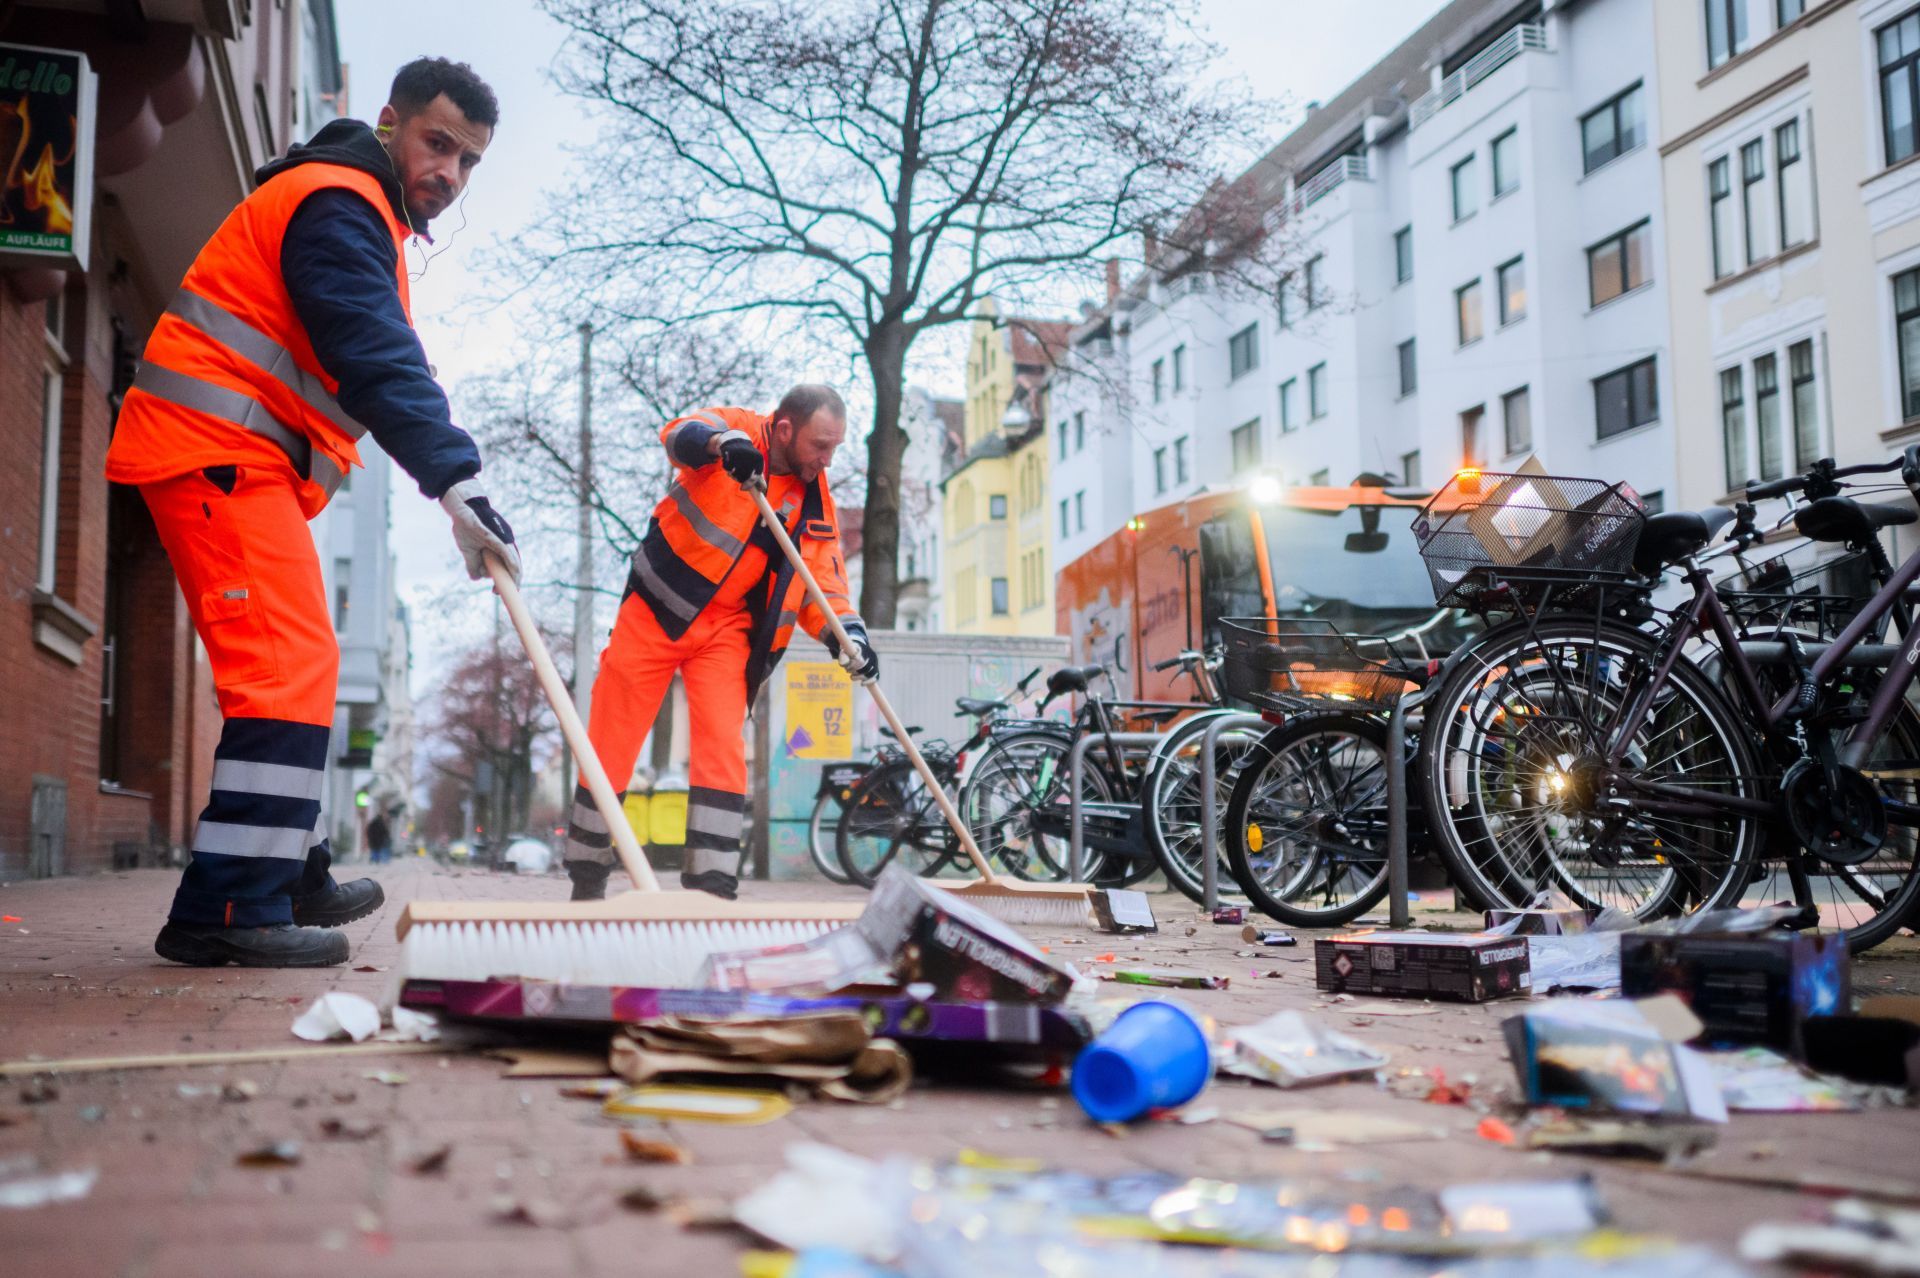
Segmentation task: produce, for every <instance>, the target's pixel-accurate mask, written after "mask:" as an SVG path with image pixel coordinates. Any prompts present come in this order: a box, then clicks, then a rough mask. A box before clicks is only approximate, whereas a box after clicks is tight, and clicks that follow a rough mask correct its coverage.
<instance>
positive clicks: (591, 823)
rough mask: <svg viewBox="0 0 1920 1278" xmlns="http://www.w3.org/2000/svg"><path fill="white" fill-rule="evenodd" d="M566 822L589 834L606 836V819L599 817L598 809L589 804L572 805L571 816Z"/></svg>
mask: <svg viewBox="0 0 1920 1278" xmlns="http://www.w3.org/2000/svg"><path fill="white" fill-rule="evenodd" d="M568 820H569V821H571V822H572V823H573V824H574V825H577V826H579V827H580V828H581V829H583V830H585V831H587V832H588V833H589V834H606V833H607V832H608V831H607V821H606V818H605V817H603V816H601V815H600V809H599V808H596V807H594V806H593V805H591V804H587V803H576V804H574V805H573V815H572V816H571V817H569V818H568Z"/></svg>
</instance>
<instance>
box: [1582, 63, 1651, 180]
mask: <svg viewBox="0 0 1920 1278" xmlns="http://www.w3.org/2000/svg"><path fill="white" fill-rule="evenodd" d="M1645 87H1646V81H1644V80H1635V81H1634V82H1633V83H1632V84H1630V85H1628V86H1627V87H1626V88H1624V89H1622V90H1620V92H1618V93H1616V94H1614V95H1613V96H1612V97H1610V98H1608V99H1607V100H1606V101H1605V102H1602V103H1600V104H1599V105H1598V106H1596V107H1594V108H1593V110H1591V111H1588V112H1587V113H1586V114H1585V115H1583V116H1581V117H1580V175H1581V176H1582V177H1585V176H1586V175H1587V174H1589V173H1598V172H1599V171H1600V170H1601V169H1604V168H1606V167H1607V166H1608V165H1609V164H1612V163H1613V162H1614V161H1615V160H1617V159H1619V158H1620V157H1621V156H1623V155H1626V154H1627V153H1628V152H1630V151H1637V150H1639V149H1640V148H1641V147H1643V146H1645V145H1646V141H1647V139H1646V137H1645V132H1646V120H1645V119H1644V118H1641V119H1637V120H1636V121H1635V123H1634V128H1635V133H1634V137H1633V142H1632V145H1627V144H1626V142H1625V141H1624V140H1623V138H1622V132H1623V131H1622V129H1621V117H1622V114H1623V108H1624V107H1625V105H1626V102H1627V99H1629V98H1631V97H1633V96H1634V95H1635V94H1637V93H1639V92H1640V91H1641V90H1642V89H1643V88H1645ZM1635 105H1636V106H1637V105H1638V104H1637V103H1636V104H1635ZM1602 115H1605V116H1606V117H1607V123H1608V125H1609V126H1610V127H1611V128H1612V130H1613V132H1612V137H1611V139H1610V141H1609V142H1608V146H1610V147H1611V148H1612V149H1611V151H1610V152H1609V153H1608V154H1607V156H1606V157H1605V158H1604V159H1602V160H1600V161H1598V162H1595V160H1594V158H1593V156H1594V148H1593V147H1592V146H1591V145H1590V144H1589V142H1588V139H1587V125H1588V123H1589V122H1590V121H1592V120H1595V119H1597V118H1599V117H1600V116H1602Z"/></svg>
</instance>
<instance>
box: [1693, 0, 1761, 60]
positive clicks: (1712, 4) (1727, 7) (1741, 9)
mask: <svg viewBox="0 0 1920 1278" xmlns="http://www.w3.org/2000/svg"><path fill="white" fill-rule="evenodd" d="M1715 13H1718V14H1719V15H1720V18H1721V20H1722V21H1723V22H1724V23H1725V24H1726V27H1725V29H1724V31H1723V32H1722V33H1721V34H1722V35H1723V36H1724V37H1725V39H1726V47H1725V49H1724V50H1723V51H1722V52H1721V53H1720V55H1719V56H1718V57H1717V58H1716V57H1715V56H1714V48H1713V40H1714V29H1713V19H1714V14H1715ZM1704 16H1705V18H1706V47H1707V70H1709V71H1717V70H1719V69H1720V68H1721V67H1723V66H1725V65H1727V63H1729V62H1731V61H1733V60H1734V59H1735V58H1737V57H1739V56H1740V55H1741V54H1743V53H1745V52H1746V51H1747V50H1748V49H1749V48H1751V47H1752V44H1751V42H1750V41H1749V40H1748V39H1747V34H1748V28H1747V0H1706V6H1705V14H1704Z"/></svg>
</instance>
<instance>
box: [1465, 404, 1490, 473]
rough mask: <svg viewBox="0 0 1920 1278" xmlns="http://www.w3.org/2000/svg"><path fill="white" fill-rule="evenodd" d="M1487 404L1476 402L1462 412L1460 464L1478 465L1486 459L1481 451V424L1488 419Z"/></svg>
mask: <svg viewBox="0 0 1920 1278" xmlns="http://www.w3.org/2000/svg"><path fill="white" fill-rule="evenodd" d="M1486 417H1487V406H1486V405H1485V404H1475V405H1474V406H1473V407H1472V408H1469V409H1468V410H1467V411H1466V412H1464V413H1462V414H1460V464H1461V465H1462V466H1478V465H1479V464H1480V463H1481V462H1483V461H1485V460H1486V455H1485V454H1483V453H1482V452H1481V451H1480V424H1481V423H1482V422H1483V421H1485V420H1486Z"/></svg>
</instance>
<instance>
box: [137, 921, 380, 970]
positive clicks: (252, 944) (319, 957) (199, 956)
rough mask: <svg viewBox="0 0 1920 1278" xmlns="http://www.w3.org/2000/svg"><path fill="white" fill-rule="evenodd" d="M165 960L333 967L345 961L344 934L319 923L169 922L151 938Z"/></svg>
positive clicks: (191, 963) (197, 964)
mask: <svg viewBox="0 0 1920 1278" xmlns="http://www.w3.org/2000/svg"><path fill="white" fill-rule="evenodd" d="M153 952H154V953H155V954H158V955H159V956H160V957H161V958H163V959H168V960H171V961H172V962H175V963H185V964H186V965H187V966H189V967H219V966H220V965H222V964H223V963H237V964H239V965H240V966H241V967H333V966H335V965H336V964H339V963H344V962H346V961H347V938H346V937H344V936H342V935H340V933H338V932H326V931H322V930H321V929H320V928H317V927H295V926H294V925H293V924H291V923H274V924H271V925H269V926H267V927H219V926H212V927H203V926H197V925H195V924H192V923H168V924H167V925H166V926H165V927H163V928H161V929H160V935H159V936H158V937H157V938H155V940H154V942H153Z"/></svg>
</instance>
